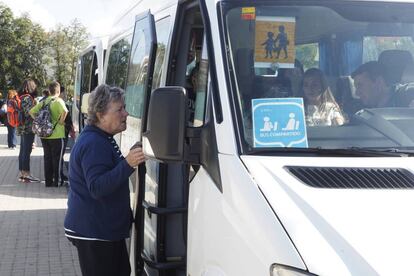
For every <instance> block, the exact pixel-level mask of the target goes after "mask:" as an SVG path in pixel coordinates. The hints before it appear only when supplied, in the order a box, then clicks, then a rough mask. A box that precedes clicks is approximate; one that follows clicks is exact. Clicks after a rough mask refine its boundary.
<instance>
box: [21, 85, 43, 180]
mask: <svg viewBox="0 0 414 276" xmlns="http://www.w3.org/2000/svg"><path fill="white" fill-rule="evenodd" d="M33 95H36V83H35V82H34V80H32V79H26V80H24V82H23V85H22V87H21V89H20V91H19V99H20V112H21V116H19V117H20V119H21V121H20V122H19V125H18V126H17V129H16V132H17V135H19V136H20V152H19V171H20V175H19V181H20V182H26V183H27V182H39V181H40V180H39V178H37V177H34V176H32V175H31V174H30V154H31V153H32V146H33V142H34V137H35V135H34V133H33V130H32V126H33V118H32V117H31V116H30V115H29V111H30V109H32V107H33V106H34V105H35V100H34V96H33Z"/></svg>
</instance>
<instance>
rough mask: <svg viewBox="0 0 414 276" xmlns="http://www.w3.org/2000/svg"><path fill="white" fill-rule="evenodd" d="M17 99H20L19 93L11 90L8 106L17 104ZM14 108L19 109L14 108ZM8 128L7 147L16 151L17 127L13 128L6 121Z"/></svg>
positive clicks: (8, 96)
mask: <svg viewBox="0 0 414 276" xmlns="http://www.w3.org/2000/svg"><path fill="white" fill-rule="evenodd" d="M17 97H18V93H17V91H16V90H13V89H11V90H9V92H8V93H7V102H6V104H7V106H8V105H9V104H10V105H14V104H16V103H17V101H18V100H17ZM14 108H17V106H16V107H14ZM6 126H7V146H8V147H9V149H15V148H16V144H17V138H16V127H15V126H12V125H11V124H10V123H9V121H8V119H7V120H6Z"/></svg>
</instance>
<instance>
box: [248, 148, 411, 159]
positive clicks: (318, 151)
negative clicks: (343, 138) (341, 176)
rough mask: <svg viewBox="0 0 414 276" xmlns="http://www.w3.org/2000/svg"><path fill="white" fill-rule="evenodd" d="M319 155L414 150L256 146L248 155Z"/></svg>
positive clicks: (397, 153) (389, 154) (382, 154)
mask: <svg viewBox="0 0 414 276" xmlns="http://www.w3.org/2000/svg"><path fill="white" fill-rule="evenodd" d="M275 153H277V154H282V155H292V154H296V155H303V154H306V155H317V156H353V157H354V156H360V157H404V156H412V155H414V152H402V151H399V150H397V149H392V150H391V149H380V150H379V149H367V148H358V147H352V148H345V149H323V148H256V149H253V150H251V151H249V152H248V153H247V154H248V155H255V154H261V155H263V154H264V155H274V154H275Z"/></svg>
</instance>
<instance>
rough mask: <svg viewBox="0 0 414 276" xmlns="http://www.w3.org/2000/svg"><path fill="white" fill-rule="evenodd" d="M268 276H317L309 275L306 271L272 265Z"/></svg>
mask: <svg viewBox="0 0 414 276" xmlns="http://www.w3.org/2000/svg"><path fill="white" fill-rule="evenodd" d="M270 276H317V275H316V274H313V273H309V272H307V271H306V270H302V269H299V268H295V267H291V266H286V265H280V264H273V265H272V266H271V267H270Z"/></svg>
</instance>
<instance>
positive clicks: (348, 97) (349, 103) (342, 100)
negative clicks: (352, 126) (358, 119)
mask: <svg viewBox="0 0 414 276" xmlns="http://www.w3.org/2000/svg"><path fill="white" fill-rule="evenodd" d="M335 99H336V101H337V102H338V104H339V106H340V107H341V109H342V111H343V112H344V113H345V114H347V115H348V116H351V115H352V114H355V112H357V111H358V110H361V109H362V108H363V104H362V102H361V101H360V100H359V99H358V98H357V96H356V94H355V87H354V83H353V81H352V78H351V77H350V76H341V77H339V78H338V79H337V81H336V97H335Z"/></svg>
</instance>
